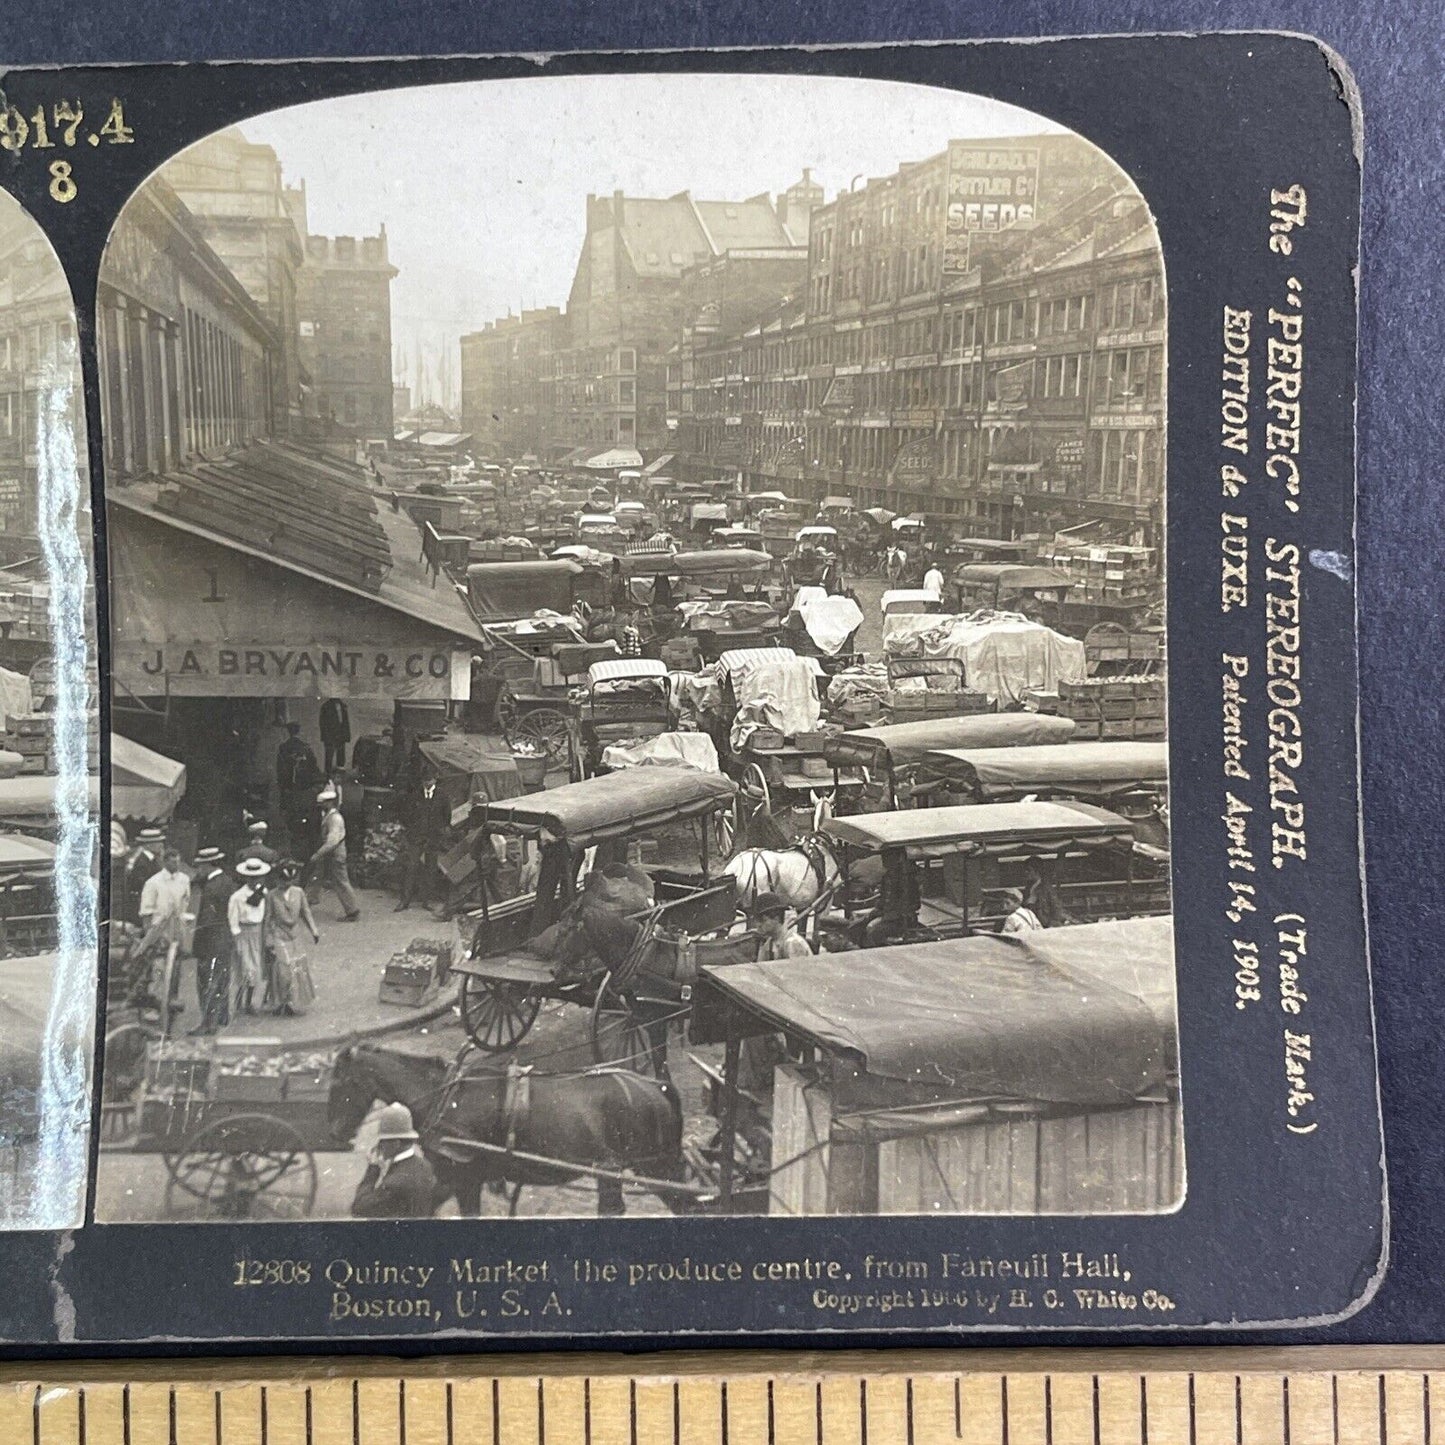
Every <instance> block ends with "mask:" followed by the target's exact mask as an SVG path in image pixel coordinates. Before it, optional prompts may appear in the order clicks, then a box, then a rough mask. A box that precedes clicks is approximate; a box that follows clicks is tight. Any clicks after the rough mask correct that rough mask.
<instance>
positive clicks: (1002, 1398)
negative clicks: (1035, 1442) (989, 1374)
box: [998, 1375, 1008, 1445]
mask: <svg viewBox="0 0 1445 1445" xmlns="http://www.w3.org/2000/svg"><path fill="white" fill-rule="evenodd" d="M998 1406H999V1419H1000V1420H1001V1421H1002V1422H1003V1423H1002V1425H1001V1426H1000V1429H1001V1430H1002V1432H1003V1445H1008V1376H1007V1375H1000V1376H999V1377H998Z"/></svg>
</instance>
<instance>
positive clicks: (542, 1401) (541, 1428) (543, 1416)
mask: <svg viewBox="0 0 1445 1445" xmlns="http://www.w3.org/2000/svg"><path fill="white" fill-rule="evenodd" d="M546 1438H547V1395H546V1392H545V1390H544V1388H543V1385H542V1377H541V1376H540V1375H538V1376H537V1445H543V1442H544V1441H545V1440H546ZM401 1445H406V1439H405V1438H404V1437H403V1439H402V1442H401Z"/></svg>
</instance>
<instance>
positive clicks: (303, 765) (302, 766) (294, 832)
mask: <svg viewBox="0 0 1445 1445" xmlns="http://www.w3.org/2000/svg"><path fill="white" fill-rule="evenodd" d="M321 779H322V773H321V768H320V765H319V764H318V763H317V761H316V754H315V753H313V752H312V751H311V745H310V744H309V743H308V742H307V741H306V740H305V739H304V738H303V737H302V736H301V724H300V723H295V722H290V723H287V724H286V736H285V738H284V739H283V740H282V743H281V746H280V747H279V748H277V749H276V792H277V799H278V801H279V802H280V804H281V817H282V819H283V820H284V822H285V824H286V834H287V837H288V839H289V840H290V842H289V846H290V850H291V852H292V853H293V854H295V855H296V856H298V857H299V856H300V855H301V853H302V852H310V851H312V850H311V848H309V847H308V846H307V844H308V843H309V842H310V833H309V831H308V819H309V816H310V815H311V813H312V812H313V811H314V810H313V809H312V806H311V804H312V800H313V799H314V798H315V796H316V788H317V786H318V784H319V783H320V782H321Z"/></svg>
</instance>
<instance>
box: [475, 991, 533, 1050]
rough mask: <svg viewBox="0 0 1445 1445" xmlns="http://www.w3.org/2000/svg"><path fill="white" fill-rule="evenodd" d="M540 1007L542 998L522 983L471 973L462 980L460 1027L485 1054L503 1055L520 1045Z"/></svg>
mask: <svg viewBox="0 0 1445 1445" xmlns="http://www.w3.org/2000/svg"><path fill="white" fill-rule="evenodd" d="M541 1007H542V996H541V995H540V994H538V993H536V992H535V991H534V990H532V989H531V988H529V987H528V986H527V985H526V984H524V983H512V982H510V981H508V980H506V979H497V978H478V977H477V976H476V975H475V974H471V973H469V974H465V975H463V977H462V1023H463V1024H464V1025H465V1027H466V1030H467V1033H468V1034H470V1035H471V1038H472V1042H473V1043H474V1044H476V1046H477V1047H478V1048H479V1049H482V1050H484V1051H485V1052H486V1053H489V1054H501V1053H505V1052H506V1051H507V1050H508V1049H510V1048H513V1047H514V1046H515V1045H516V1044H518V1043H520V1042H521V1040H522V1039H523V1038H525V1037H526V1035H527V1032H528V1030H529V1029H530V1028H531V1027H532V1025H533V1024H534V1023H536V1021H537V1014H538V1013H539V1011H540V1010H541Z"/></svg>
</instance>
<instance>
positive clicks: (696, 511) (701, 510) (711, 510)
mask: <svg viewBox="0 0 1445 1445" xmlns="http://www.w3.org/2000/svg"><path fill="white" fill-rule="evenodd" d="M689 516H690V518H691V525H692V526H694V527H695V526H697V524H698V523H699V522H726V521H727V520H728V504H727V503H726V502H694V503H693V504H692V511H691V512H690V513H689Z"/></svg>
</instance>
